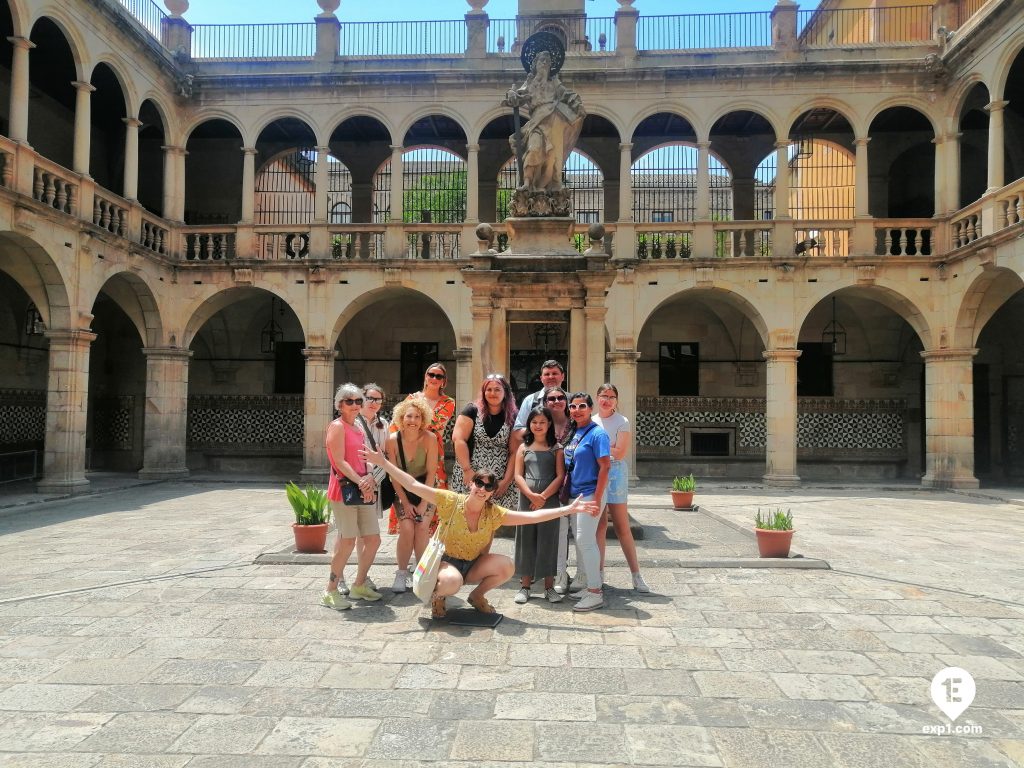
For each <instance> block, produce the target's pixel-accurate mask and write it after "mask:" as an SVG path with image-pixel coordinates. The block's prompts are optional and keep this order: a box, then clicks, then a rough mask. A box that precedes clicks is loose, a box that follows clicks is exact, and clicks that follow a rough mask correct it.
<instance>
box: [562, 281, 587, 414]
mask: <svg viewBox="0 0 1024 768" xmlns="http://www.w3.org/2000/svg"><path fill="white" fill-rule="evenodd" d="M586 382H587V317H586V315H585V314H584V309H583V302H582V300H579V299H573V300H572V306H571V307H570V309H569V383H567V384H566V386H569V387H572V389H574V390H576V391H579V390H581V389H583V388H584V387H585V386H586ZM569 394H570V395H571V394H572V392H569Z"/></svg>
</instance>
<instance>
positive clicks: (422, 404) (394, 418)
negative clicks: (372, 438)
mask: <svg viewBox="0 0 1024 768" xmlns="http://www.w3.org/2000/svg"><path fill="white" fill-rule="evenodd" d="M410 408H415V409H416V410H417V411H419V412H420V416H422V417H423V426H422V427H420V429H424V430H425V429H426V428H427V427H429V426H430V420H431V419H433V418H434V411H433V409H431V407H430V404H429V403H427V401H426V400H425V399H424V398H422V397H414V398H412V399H411V400H403V401H402V402H400V403H399V404H398V405H396V406H395V410H394V411H392V413H391V423H392V424H394V425H395V426H397V427H398V428H399V429H401V428H402V419H404V418H405V414H406V412H407V411H408V410H409V409H410Z"/></svg>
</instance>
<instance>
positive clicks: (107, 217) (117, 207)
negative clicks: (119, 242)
mask: <svg viewBox="0 0 1024 768" xmlns="http://www.w3.org/2000/svg"><path fill="white" fill-rule="evenodd" d="M128 206H129V203H128V201H127V200H123V199H120V198H117V197H115V196H114V195H112V194H110V193H109V192H107V191H106V190H102V191H101V189H100V188H99V187H97V189H96V192H95V193H94V195H93V199H92V223H93V224H95V225H96V226H97V227H99V228H100V229H105V230H107V232H110V233H111V234H112V235H118V236H119V237H125V236H126V235H127V234H128Z"/></svg>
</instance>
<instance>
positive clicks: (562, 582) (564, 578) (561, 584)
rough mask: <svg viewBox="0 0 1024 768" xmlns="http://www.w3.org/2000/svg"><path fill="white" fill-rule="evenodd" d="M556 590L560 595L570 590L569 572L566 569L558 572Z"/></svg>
mask: <svg viewBox="0 0 1024 768" xmlns="http://www.w3.org/2000/svg"><path fill="white" fill-rule="evenodd" d="M554 590H555V592H557V593H558V594H560V595H564V594H565V593H566V592H568V591H569V574H568V573H567V572H566V571H562V572H561V573H560V574H558V578H557V579H555V586H554Z"/></svg>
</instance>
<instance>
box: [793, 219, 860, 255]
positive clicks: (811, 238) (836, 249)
mask: <svg viewBox="0 0 1024 768" xmlns="http://www.w3.org/2000/svg"><path fill="white" fill-rule="evenodd" d="M801 225H803V222H801ZM852 233H853V222H850V224H849V225H848V226H845V227H837V226H835V222H829V221H816V222H813V223H811V224H810V225H806V226H801V227H800V228H799V229H797V230H795V231H794V235H795V238H794V240H795V242H794V243H793V250H792V251H790V252H787V253H783V252H781V251H780V252H779V253H778V254H776V255H777V256H779V257H783V256H794V255H801V254H802V255H804V256H840V257H845V256H849V255H850V237H851V235H852Z"/></svg>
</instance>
